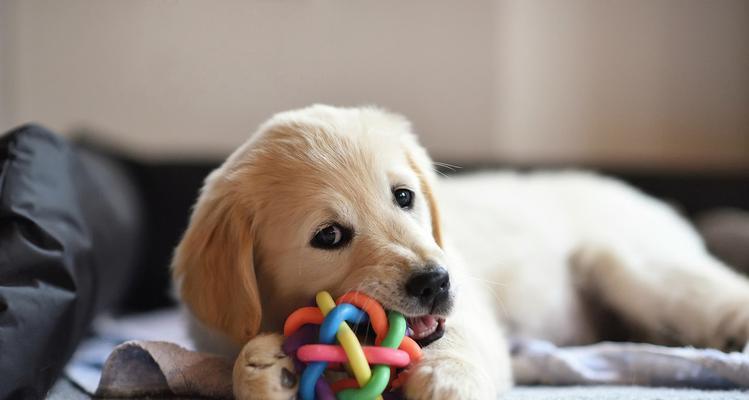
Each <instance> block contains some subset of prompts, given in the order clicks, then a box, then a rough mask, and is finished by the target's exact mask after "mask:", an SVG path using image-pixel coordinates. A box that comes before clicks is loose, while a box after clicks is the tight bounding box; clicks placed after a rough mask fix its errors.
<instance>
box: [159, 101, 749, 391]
mask: <svg viewBox="0 0 749 400" xmlns="http://www.w3.org/2000/svg"><path fill="white" fill-rule="evenodd" d="M395 186H405V187H408V188H411V189H412V190H413V191H414V192H415V193H416V200H415V201H416V203H415V206H414V208H413V210H411V211H405V210H402V209H399V208H398V207H396V206H395V204H394V203H393V200H392V197H391V196H392V194H391V189H392V188H393V187H395ZM330 221H338V222H342V223H345V224H348V225H350V226H351V227H352V228H353V229H354V230H355V232H356V234H355V236H354V239H353V240H352V242H351V243H350V244H349V245H348V246H347V247H345V248H343V249H340V250H335V251H325V250H320V249H315V248H312V247H310V246H309V241H310V238H311V236H312V235H313V234H314V232H315V230H316V229H318V228H319V227H320V226H321V225H322V224H324V223H325V222H330ZM426 263H437V264H439V265H442V266H444V267H445V268H447V269H448V271H449V272H450V275H451V281H452V283H453V289H452V292H453V296H454V300H455V307H454V308H453V312H452V313H451V314H450V315H449V316H448V318H447V323H446V326H447V331H446V334H445V336H444V337H443V338H442V339H440V340H438V341H437V342H435V343H433V344H431V345H429V346H428V347H427V348H425V349H424V353H425V357H424V360H423V361H422V362H420V363H419V364H418V365H416V366H414V367H413V369H412V372H411V376H410V379H409V381H408V383H407V385H406V394H407V397H408V398H409V399H492V398H495V397H496V394H497V393H499V392H501V391H504V390H506V389H507V388H509V387H510V386H511V371H510V362H509V352H508V349H507V344H506V342H505V335H506V334H508V333H511V334H514V335H528V336H535V337H540V338H547V339H550V340H552V341H554V342H555V343H559V344H572V343H588V342H591V341H594V340H598V339H600V338H601V336H600V334H599V330H598V328H600V326H597V320H596V319H595V318H593V316H594V314H592V313H591V312H590V304H591V303H595V304H598V305H604V306H605V307H606V308H607V309H608V310H609V312H610V313H612V314H615V315H618V316H619V317H621V318H622V319H623V320H624V321H625V322H626V324H627V326H628V327H629V328H630V330H631V331H633V332H635V333H637V335H638V337H640V338H643V339H647V340H651V341H655V342H666V341H670V342H676V343H681V344H691V345H696V346H713V347H719V348H725V347H727V346H730V345H731V344H739V343H743V342H744V341H746V340H747V339H748V338H749V284H748V283H747V280H746V279H745V278H743V277H741V276H738V275H737V274H735V273H733V272H731V271H730V270H729V269H728V268H726V267H725V266H724V265H722V264H721V263H720V262H718V261H717V260H715V259H714V258H713V257H711V256H710V255H709V254H708V253H707V252H706V250H705V248H704V246H703V244H702V242H701V240H700V239H699V237H698V236H697V234H696V233H695V231H694V230H693V229H692V227H691V226H689V225H688V224H687V223H686V222H685V221H684V220H683V219H682V218H680V217H679V216H678V215H677V214H676V213H674V212H673V211H672V210H671V209H670V208H668V207H667V206H666V205H664V204H663V203H660V202H658V201H656V200H654V199H652V198H649V197H647V196H645V195H643V194H641V193H639V192H637V191H636V190H634V189H632V188H630V187H628V186H626V185H624V184H622V183H620V182H617V181H615V180H612V179H609V178H604V177H600V176H596V175H593V174H590V173H583V172H560V173H536V174H516V173H510V172H495V173H485V174H477V175H469V176H459V177H455V178H443V179H438V178H437V177H436V175H435V173H434V172H433V168H432V165H431V160H430V159H429V157H428V156H427V154H426V152H425V151H424V149H423V148H422V147H420V146H419V145H418V143H417V141H416V138H415V137H414V136H413V134H412V133H411V130H410V126H409V124H408V122H407V121H406V120H405V119H404V118H402V117H400V116H397V115H394V114H390V113H387V112H384V111H381V110H379V109H376V108H334V107H328V106H313V107H309V108H305V109H302V110H297V111H290V112H285V113H281V114H278V115H276V116H274V117H273V118H272V119H271V120H270V121H268V122H267V123H266V124H264V125H263V126H261V127H260V129H259V131H258V132H257V133H256V134H255V135H254V136H253V138H251V139H250V140H249V141H248V142H247V143H245V144H244V145H242V146H241V147H240V148H239V149H238V150H237V151H236V152H235V153H234V154H232V155H231V156H230V157H229V159H228V160H227V161H226V162H225V163H224V164H223V165H222V166H221V167H220V168H219V169H217V170H216V171H214V172H213V173H212V174H211V175H210V177H209V178H208V179H207V180H206V184H205V187H204V188H203V191H202V193H201V196H200V199H199V200H198V203H197V205H196V208H195V211H194V213H193V216H192V219H191V223H190V226H189V228H188V230H187V232H186V234H185V237H184V239H183V241H182V242H181V243H180V245H179V247H178V248H177V250H176V253H175V258H174V263H173V268H174V275H175V279H176V281H177V283H178V284H179V287H180V293H181V297H182V300H183V301H184V302H185V304H186V305H187V307H188V308H189V309H190V310H191V311H192V313H193V314H194V316H195V317H196V318H195V321H194V322H195V324H194V327H195V329H194V331H195V332H196V337H197V339H198V343H199V344H200V345H201V346H202V347H204V348H206V349H209V350H214V351H222V352H224V353H228V354H231V355H234V356H235V355H236V354H237V353H238V352H239V350H240V349H242V347H244V349H243V350H242V351H241V353H239V357H238V358H237V362H236V364H235V369H234V377H235V394H236V395H237V396H238V397H239V398H258V399H276V398H277V399H288V398H290V397H291V396H292V395H293V393H294V391H295V390H296V387H295V386H292V385H290V384H289V381H288V379H285V378H288V376H286V375H285V374H286V372H283V370H284V368H287V369H288V368H290V363H289V360H288V358H286V357H285V356H283V354H282V353H280V351H279V350H280V349H279V344H280V336H279V332H280V329H281V325H282V323H283V320H284V318H285V317H286V316H287V315H288V314H289V313H290V312H291V311H292V310H293V309H295V308H297V307H299V306H302V305H304V304H306V303H307V302H308V301H309V299H310V298H312V296H313V295H314V293H315V292H317V291H319V290H322V289H328V290H331V291H332V292H333V293H334V294H341V293H343V292H345V291H347V290H362V291H364V292H367V293H369V294H370V295H372V296H374V297H376V298H377V299H378V300H379V301H381V302H382V303H383V304H384V305H385V306H386V307H388V308H393V309H397V310H400V311H402V312H404V313H405V314H407V315H419V314H422V313H423V312H424V311H423V310H421V309H419V308H418V306H416V305H414V304H412V303H411V302H409V300H408V298H407V296H406V294H405V293H404V289H403V286H404V284H405V281H406V279H407V278H408V276H409V275H410V274H411V273H412V272H415V271H418V270H419V268H421V267H423V266H424V265H425V264H426ZM259 332H265V333H267V334H266V335H260V336H256V335H257V334H258V333H259ZM253 337H254V338H255V339H253ZM732 342H733V343H732ZM284 379H285V380H284Z"/></svg>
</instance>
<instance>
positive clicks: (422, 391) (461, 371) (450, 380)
mask: <svg viewBox="0 0 749 400" xmlns="http://www.w3.org/2000/svg"><path fill="white" fill-rule="evenodd" d="M496 390H497V389H496V386H495V382H491V381H490V380H489V379H487V376H486V374H485V373H482V372H481V371H479V370H478V368H477V367H476V366H475V365H473V364H472V363H470V362H468V361H467V360H464V359H461V358H459V357H455V356H454V355H444V356H439V355H435V354H430V355H429V356H425V357H424V359H422V360H421V361H420V362H419V364H418V365H416V366H414V367H413V369H412V370H411V371H410V372H409V376H408V380H407V381H406V384H405V395H406V398H407V399H409V400H428V399H434V400H462V399H465V400H483V399H495V398H496Z"/></svg>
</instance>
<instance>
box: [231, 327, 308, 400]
mask: <svg viewBox="0 0 749 400" xmlns="http://www.w3.org/2000/svg"><path fill="white" fill-rule="evenodd" d="M282 344H283V337H282V336H281V335H278V334H267V335H259V336H257V337H255V338H253V339H252V340H250V341H249V342H248V343H247V344H246V345H245V346H244V348H243V349H242V352H241V353H239V357H237V361H236V362H235V363H234V372H233V374H232V378H233V386H234V397H235V398H236V399H238V400H244V399H268V400H275V399H278V400H289V399H293V398H295V397H296V392H297V377H296V375H295V374H294V365H293V363H292V361H291V359H290V358H289V357H287V356H286V354H284V352H283V351H282V350H281V345H282Z"/></svg>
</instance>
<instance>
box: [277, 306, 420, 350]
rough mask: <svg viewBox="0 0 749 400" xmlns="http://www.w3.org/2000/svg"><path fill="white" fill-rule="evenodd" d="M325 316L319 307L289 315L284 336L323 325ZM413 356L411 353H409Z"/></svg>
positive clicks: (308, 308) (303, 308)
mask: <svg viewBox="0 0 749 400" xmlns="http://www.w3.org/2000/svg"><path fill="white" fill-rule="evenodd" d="M324 319H325V316H324V315H322V311H320V309H319V308H317V307H302V308H300V309H298V310H296V311H294V312H293V313H291V315H289V318H286V321H285V322H284V324H283V335H284V336H286V337H289V336H291V335H292V334H293V333H294V332H296V331H297V330H298V329H299V328H301V327H302V326H304V325H307V324H314V325H322V323H323V320H324ZM409 354H411V353H409Z"/></svg>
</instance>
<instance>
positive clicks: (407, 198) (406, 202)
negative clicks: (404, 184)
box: [393, 189, 414, 209]
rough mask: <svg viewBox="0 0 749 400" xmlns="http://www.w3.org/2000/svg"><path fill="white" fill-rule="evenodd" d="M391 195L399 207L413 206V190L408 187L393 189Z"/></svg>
mask: <svg viewBox="0 0 749 400" xmlns="http://www.w3.org/2000/svg"><path fill="white" fill-rule="evenodd" d="M393 197H395V202H396V203H397V204H398V207H400V208H405V209H408V208H411V207H412V206H413V202H414V192H412V191H410V190H408V189H395V190H394V191H393Z"/></svg>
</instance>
